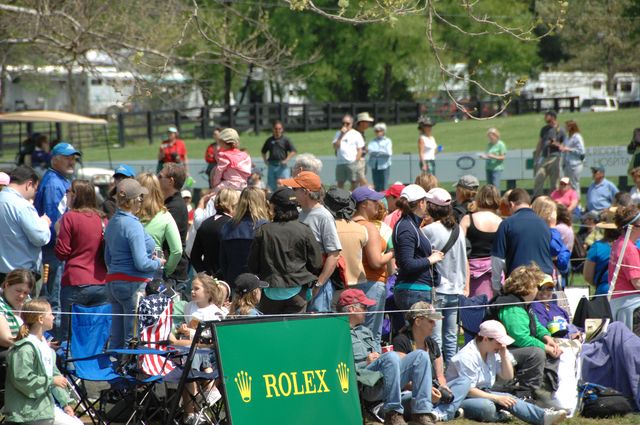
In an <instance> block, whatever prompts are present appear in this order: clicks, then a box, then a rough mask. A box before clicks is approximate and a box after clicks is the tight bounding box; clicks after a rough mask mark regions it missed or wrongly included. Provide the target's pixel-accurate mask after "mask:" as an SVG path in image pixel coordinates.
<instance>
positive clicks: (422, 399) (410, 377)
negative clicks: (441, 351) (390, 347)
mask: <svg viewBox="0 0 640 425" xmlns="http://www.w3.org/2000/svg"><path fill="white" fill-rule="evenodd" d="M367 369H369V370H374V371H377V372H381V373H382V376H383V380H384V386H383V390H382V394H381V396H382V400H383V401H384V411H385V412H389V411H391V410H395V411H396V412H399V413H403V412H404V408H403V407H402V399H401V393H402V388H403V387H404V386H405V385H407V383H409V382H411V383H412V388H411V412H412V413H431V411H432V410H433V405H432V404H431V361H430V360H429V353H427V352H426V351H423V350H413V351H412V352H410V353H409V354H407V355H406V356H404V357H403V358H400V356H399V355H398V353H396V352H395V351H390V352H388V353H384V354H383V355H381V356H380V357H379V358H378V359H377V360H375V361H374V362H372V363H371V364H369V365H368V366H367Z"/></svg>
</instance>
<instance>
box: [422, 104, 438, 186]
mask: <svg viewBox="0 0 640 425" xmlns="http://www.w3.org/2000/svg"><path fill="white" fill-rule="evenodd" d="M434 125H435V123H434V122H433V121H431V118H429V117H420V119H419V120H418V132H419V133H420V137H418V156H419V157H420V170H422V172H423V173H429V174H435V173H436V152H437V150H438V144H437V143H436V139H435V137H433V135H432V134H431V131H432V130H433V126H434Z"/></svg>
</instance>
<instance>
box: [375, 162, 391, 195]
mask: <svg viewBox="0 0 640 425" xmlns="http://www.w3.org/2000/svg"><path fill="white" fill-rule="evenodd" d="M390 171H391V167H387V168H385V169H384V170H374V169H373V168H372V169H371V177H372V178H373V187H374V189H375V190H376V192H382V191H383V190H385V189H386V188H387V183H388V182H389V172H390Z"/></svg>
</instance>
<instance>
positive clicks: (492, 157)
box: [480, 127, 507, 190]
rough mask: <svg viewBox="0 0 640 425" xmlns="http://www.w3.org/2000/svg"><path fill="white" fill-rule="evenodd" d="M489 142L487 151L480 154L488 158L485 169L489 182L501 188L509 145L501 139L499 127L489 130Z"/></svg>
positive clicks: (483, 157) (481, 156)
mask: <svg viewBox="0 0 640 425" xmlns="http://www.w3.org/2000/svg"><path fill="white" fill-rule="evenodd" d="M487 138H488V139H489V144H488V145H487V151H486V152H485V153H483V154H482V155H480V158H482V159H486V160H487V163H486V165H485V170H486V173H487V184H492V185H494V186H495V187H497V188H498V190H500V177H501V176H502V172H503V171H504V158H505V157H506V155H507V146H506V145H505V144H504V142H503V141H502V140H500V131H498V129H497V128H493V127H492V128H490V129H489V130H487Z"/></svg>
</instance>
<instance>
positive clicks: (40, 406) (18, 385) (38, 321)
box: [4, 299, 82, 425]
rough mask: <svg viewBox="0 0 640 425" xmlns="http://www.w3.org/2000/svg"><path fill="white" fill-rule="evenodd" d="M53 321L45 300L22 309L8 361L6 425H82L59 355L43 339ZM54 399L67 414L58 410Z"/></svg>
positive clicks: (32, 302)
mask: <svg viewBox="0 0 640 425" xmlns="http://www.w3.org/2000/svg"><path fill="white" fill-rule="evenodd" d="M54 319H55V318H54V316H53V313H52V312H51V306H50V305H49V303H48V302H47V301H46V300H42V299H37V300H32V301H28V302H26V303H25V304H24V306H23V310H22V321H23V323H22V325H21V326H20V329H19V331H18V334H17V335H16V339H15V343H14V345H13V347H11V349H10V350H9V355H8V357H7V379H6V391H5V406H4V413H5V417H6V421H7V423H10V424H13V423H16V424H30V425H54V424H55V425H81V424H82V422H81V421H80V420H79V419H78V418H76V417H75V416H74V413H73V407H72V406H71V401H72V400H71V399H70V398H69V394H68V392H67V391H66V388H67V387H68V386H69V383H68V382H67V380H66V378H65V377H64V376H62V375H61V374H60V372H59V371H58V368H57V367H56V354H55V352H54V351H53V350H52V349H51V347H49V344H48V342H47V341H46V339H45V337H44V333H45V332H46V331H49V330H51V329H52V328H53V322H54ZM52 395H53V397H52ZM54 398H55V400H56V401H57V402H58V403H59V404H60V405H61V406H64V410H62V409H60V408H59V407H56V405H55V403H54Z"/></svg>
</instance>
